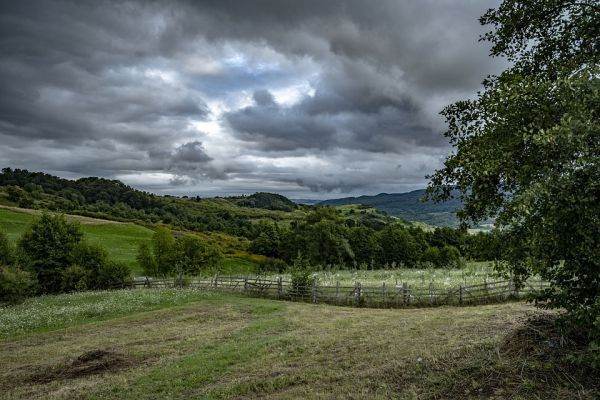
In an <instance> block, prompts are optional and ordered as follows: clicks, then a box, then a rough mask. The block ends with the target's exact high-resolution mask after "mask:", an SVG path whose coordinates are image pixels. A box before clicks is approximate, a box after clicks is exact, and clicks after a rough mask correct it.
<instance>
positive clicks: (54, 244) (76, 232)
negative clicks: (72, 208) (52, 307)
mask: <svg viewBox="0 0 600 400" xmlns="http://www.w3.org/2000/svg"><path fill="white" fill-rule="evenodd" d="M82 237H83V234H82V232H81V229H80V227H79V224H77V223H75V222H68V221H67V219H66V218H65V216H64V215H54V216H53V215H49V214H42V216H41V217H39V218H38V219H36V220H35V221H34V222H33V224H32V225H31V226H30V227H29V229H28V230H27V231H26V232H25V233H24V234H23V236H22V237H21V239H20V240H19V243H18V245H19V249H20V251H21V256H22V258H23V260H22V264H23V266H24V267H25V268H27V269H28V270H30V271H31V272H32V273H33V274H34V276H35V277H36V278H37V280H38V282H39V288H40V291H41V292H42V293H58V292H60V291H61V290H62V271H63V270H65V269H66V268H67V267H68V266H69V265H70V264H71V253H72V251H73V249H74V248H75V246H76V245H77V244H78V243H79V242H80V241H81V239H82Z"/></svg>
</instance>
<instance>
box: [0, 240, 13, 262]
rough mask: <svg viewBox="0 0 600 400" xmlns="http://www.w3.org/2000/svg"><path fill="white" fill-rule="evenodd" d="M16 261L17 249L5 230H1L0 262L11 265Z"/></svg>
mask: <svg viewBox="0 0 600 400" xmlns="http://www.w3.org/2000/svg"><path fill="white" fill-rule="evenodd" d="M14 261H15V249H14V247H13V245H12V243H11V242H10V240H8V237H7V236H6V234H4V233H3V232H0V264H3V265H11V264H13V263H14Z"/></svg>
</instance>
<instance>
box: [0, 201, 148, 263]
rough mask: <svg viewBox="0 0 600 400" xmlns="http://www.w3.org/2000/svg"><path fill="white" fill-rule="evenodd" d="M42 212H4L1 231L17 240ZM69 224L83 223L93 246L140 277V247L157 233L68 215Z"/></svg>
mask: <svg viewBox="0 0 600 400" xmlns="http://www.w3.org/2000/svg"><path fill="white" fill-rule="evenodd" d="M37 213H38V212H36V211H35V210H23V211H21V210H19V211H16V210H14V209H8V208H0V230H2V231H3V232H5V233H6V234H7V235H8V237H9V238H11V239H13V240H17V239H18V238H19V236H20V235H21V234H22V233H23V232H25V230H26V229H27V227H28V226H29V224H31V222H32V221H33V219H34V218H35V215H36V214H37ZM67 218H68V219H69V220H76V221H79V222H80V223H81V228H82V231H83V233H84V235H85V238H86V239H87V240H88V241H89V242H90V243H93V244H97V245H100V246H103V247H104V248H106V250H107V251H108V254H109V256H110V257H111V258H112V259H113V260H115V261H120V262H124V263H126V264H127V265H129V266H130V267H131V268H132V270H133V271H134V273H139V272H140V271H138V265H137V262H136V261H135V257H136V254H137V249H138V246H139V245H140V243H142V242H148V241H150V238H151V237H152V234H153V231H152V230H150V229H148V228H146V227H143V226H140V225H136V224H133V223H121V222H114V221H108V220H101V219H95V218H88V217H82V216H77V215H68V216H67Z"/></svg>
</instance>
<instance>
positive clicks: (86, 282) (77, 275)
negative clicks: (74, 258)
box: [61, 264, 92, 292]
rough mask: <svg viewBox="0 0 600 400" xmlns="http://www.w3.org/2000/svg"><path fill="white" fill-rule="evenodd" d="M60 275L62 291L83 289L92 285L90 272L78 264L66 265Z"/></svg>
mask: <svg viewBox="0 0 600 400" xmlns="http://www.w3.org/2000/svg"><path fill="white" fill-rule="evenodd" d="M61 275H62V291H63V292H75V291H83V290H87V289H90V288H91V287H92V279H91V274H90V272H89V271H87V270H86V269H85V268H83V267H81V266H80V265H77V264H73V265H70V266H68V267H67V268H66V269H65V270H63V271H62V273H61Z"/></svg>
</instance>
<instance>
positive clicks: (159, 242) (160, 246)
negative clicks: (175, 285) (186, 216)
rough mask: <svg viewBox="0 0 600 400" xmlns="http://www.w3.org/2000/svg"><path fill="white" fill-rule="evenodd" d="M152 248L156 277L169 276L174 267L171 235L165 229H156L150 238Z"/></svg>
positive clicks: (173, 245) (173, 249)
mask: <svg viewBox="0 0 600 400" xmlns="http://www.w3.org/2000/svg"><path fill="white" fill-rule="evenodd" d="M152 246H153V248H152V250H153V253H154V259H155V261H156V269H157V272H158V275H161V276H167V275H171V274H172V273H173V268H174V266H175V238H174V237H173V233H172V232H171V231H170V230H169V229H167V228H163V227H159V228H157V229H156V232H154V235H153V236H152Z"/></svg>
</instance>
